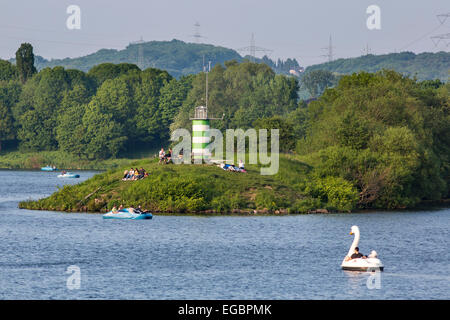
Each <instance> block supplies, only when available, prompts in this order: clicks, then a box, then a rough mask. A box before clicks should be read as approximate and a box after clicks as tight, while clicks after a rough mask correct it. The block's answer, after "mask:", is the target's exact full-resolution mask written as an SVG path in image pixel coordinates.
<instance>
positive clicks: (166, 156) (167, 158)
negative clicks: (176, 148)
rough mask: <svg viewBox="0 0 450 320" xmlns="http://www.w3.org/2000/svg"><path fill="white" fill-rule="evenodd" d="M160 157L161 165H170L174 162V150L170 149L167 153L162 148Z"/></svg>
mask: <svg viewBox="0 0 450 320" xmlns="http://www.w3.org/2000/svg"><path fill="white" fill-rule="evenodd" d="M158 156H159V163H164V164H169V163H170V162H171V161H172V149H171V148H169V151H167V152H165V151H164V148H161V150H160V151H159V155H158Z"/></svg>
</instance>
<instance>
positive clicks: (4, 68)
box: [0, 59, 17, 81]
mask: <svg viewBox="0 0 450 320" xmlns="http://www.w3.org/2000/svg"><path fill="white" fill-rule="evenodd" d="M16 78H17V69H16V66H14V65H13V64H11V63H10V62H9V61H5V60H2V59H0V81H9V80H15V79H16Z"/></svg>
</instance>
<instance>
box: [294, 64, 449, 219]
mask: <svg viewBox="0 0 450 320" xmlns="http://www.w3.org/2000/svg"><path fill="white" fill-rule="evenodd" d="M448 101H449V91H448V86H447V85H443V84H442V83H440V82H436V81H434V82H430V81H427V82H426V83H421V82H417V81H415V80H413V79H409V78H406V77H404V76H402V75H400V74H398V73H395V72H393V71H382V72H378V73H376V74H369V73H365V72H361V73H358V74H353V75H351V76H343V77H342V78H341V79H340V81H339V83H338V84H337V86H336V87H335V88H333V89H328V90H326V91H325V92H324V94H323V95H322V97H321V98H320V99H318V100H317V101H314V102H311V103H310V104H309V105H308V109H307V116H306V117H307V119H308V124H309V125H308V129H307V134H306V137H305V138H303V139H301V140H299V142H298V144H297V148H296V150H297V152H298V153H300V154H301V155H302V157H301V158H302V159H303V160H304V161H306V162H307V163H309V164H311V165H312V166H314V170H313V172H314V175H315V176H316V177H317V178H318V179H322V180H320V181H322V182H321V183H322V185H323V186H325V185H327V184H328V183H331V182H333V181H331V182H330V181H329V180H323V179H329V177H335V178H339V179H344V180H345V181H347V182H348V183H350V184H351V185H353V186H355V187H356V188H357V190H358V193H359V200H358V202H357V204H355V203H354V202H351V201H350V202H349V203H354V205H355V207H354V208H356V207H359V208H405V207H412V206H415V205H416V204H418V203H419V202H420V201H422V200H438V199H441V198H443V197H446V196H448V190H449V185H450V179H449V178H448V177H449V174H448V173H449V171H448V170H449V159H450V157H449V155H450V152H449V151H450V149H449V147H450V139H449V137H450V136H449V130H450V121H449V112H448V111H449V109H448V105H449V104H448ZM319 185H320V184H319ZM311 190H315V189H311ZM316 191H317V190H316ZM313 194H314V193H313ZM317 195H319V193H317ZM321 197H323V195H321ZM338 205H339V207H340V208H341V209H342V208H344V207H346V206H345V205H342V204H339V203H335V204H333V205H332V206H334V207H336V208H338ZM342 210H343V209H342Z"/></svg>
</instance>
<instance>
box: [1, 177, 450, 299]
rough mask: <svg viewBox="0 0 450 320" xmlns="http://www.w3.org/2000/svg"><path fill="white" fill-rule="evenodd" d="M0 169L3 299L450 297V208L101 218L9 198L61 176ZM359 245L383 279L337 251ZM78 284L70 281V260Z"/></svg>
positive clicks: (57, 182)
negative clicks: (355, 230) (374, 284)
mask: <svg viewBox="0 0 450 320" xmlns="http://www.w3.org/2000/svg"><path fill="white" fill-rule="evenodd" d="M77 173H79V174H80V175H81V178H80V179H65V180H62V179H58V178H57V177H56V176H57V175H58V173H52V172H38V171H7V170H0V181H1V182H2V183H1V184H0V298H1V299H449V298H450V290H449V289H450V285H449V284H450V267H449V266H450V253H449V250H448V244H449V227H450V219H449V217H450V210H448V209H444V210H438V211H420V212H379V213H370V214H367V213H365V214H336V215H302V216H288V217H182V216H170V217H168V216H155V217H154V218H153V220H142V221H132V220H128V221H127V220H125V221H119V220H118V221H114V220H103V219H102V217H101V215H97V214H68V213H60V212H47V211H29V210H21V209H18V208H17V204H18V202H19V201H21V200H27V199H38V198H41V197H44V196H47V195H50V194H51V193H52V192H54V191H55V190H57V186H61V185H62V184H65V183H79V182H81V181H83V180H85V179H87V178H89V177H91V176H92V175H94V174H95V172H86V171H81V172H77ZM354 224H356V225H358V226H359V227H360V229H361V241H360V245H359V247H360V249H361V251H362V252H363V253H365V254H368V253H369V252H370V250H372V249H375V250H377V252H378V254H379V257H380V258H381V260H382V261H383V263H384V265H385V272H383V273H381V276H380V289H369V288H368V287H367V285H366V283H367V280H368V278H369V275H368V274H367V273H355V272H345V271H342V270H341V269H340V263H341V261H342V259H343V257H344V256H345V254H346V253H347V251H348V248H349V247H350V244H351V242H352V240H353V237H352V236H350V235H349V231H350V227H351V226H352V225H354ZM70 265H76V266H78V267H79V268H80V270H81V283H80V289H78V290H76V289H75V290H69V289H68V288H67V286H66V281H67V278H68V276H69V275H68V274H66V270H67V267H68V266H70Z"/></svg>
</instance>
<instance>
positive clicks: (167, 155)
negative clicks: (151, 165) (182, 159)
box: [164, 148, 172, 164]
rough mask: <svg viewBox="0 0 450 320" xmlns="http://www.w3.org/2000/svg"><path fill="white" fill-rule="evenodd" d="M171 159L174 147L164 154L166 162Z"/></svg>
mask: <svg viewBox="0 0 450 320" xmlns="http://www.w3.org/2000/svg"><path fill="white" fill-rule="evenodd" d="M170 161H172V149H171V148H169V152H167V153H166V155H165V156H164V162H165V163H166V164H168V163H169V162H170Z"/></svg>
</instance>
